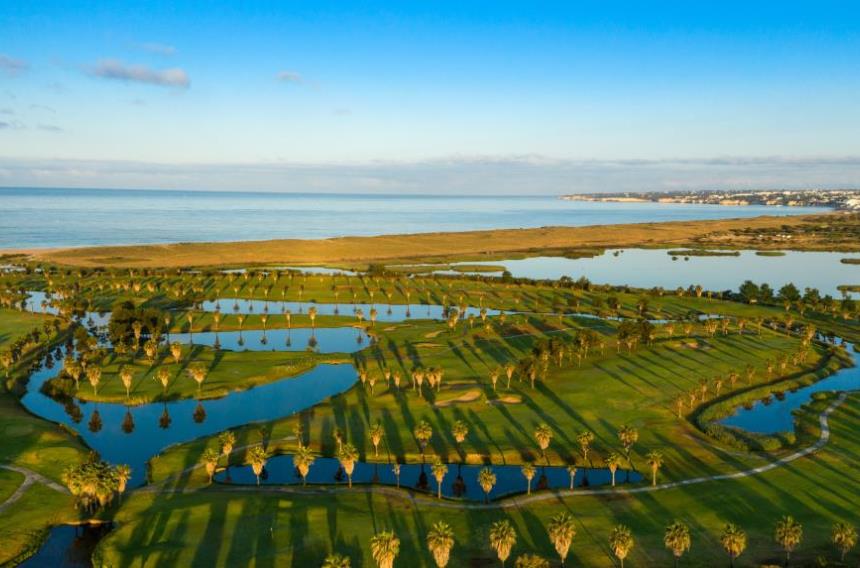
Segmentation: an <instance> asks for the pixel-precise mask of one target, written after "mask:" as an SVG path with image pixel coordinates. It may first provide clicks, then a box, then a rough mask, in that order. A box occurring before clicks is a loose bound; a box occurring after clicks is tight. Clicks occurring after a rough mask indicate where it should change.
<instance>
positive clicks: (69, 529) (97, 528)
mask: <svg viewBox="0 0 860 568" xmlns="http://www.w3.org/2000/svg"><path fill="white" fill-rule="evenodd" d="M110 529H111V526H110V525H109V524H101V525H80V526H73V525H59V526H56V527H54V528H52V529H51V531H50V532H49V533H48V538H47V539H46V540H45V543H44V544H43V545H42V547H41V548H40V549H39V551H38V552H37V553H36V554H34V555H33V556H31V557H30V558H28V559H27V560H25V561H24V562H22V563H21V564H19V565H18V566H19V568H44V567H46V566H50V567H51V568H90V567H91V566H92V565H93V562H92V555H93V551H94V550H95V548H96V545H97V544H98V543H99V541H100V540H101V539H102V537H104V536H105V535H106V534H107V533H108V532H109V531H110Z"/></svg>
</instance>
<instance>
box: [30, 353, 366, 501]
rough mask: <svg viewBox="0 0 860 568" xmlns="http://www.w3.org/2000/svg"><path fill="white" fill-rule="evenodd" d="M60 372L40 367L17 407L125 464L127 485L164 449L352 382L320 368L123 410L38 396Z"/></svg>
mask: <svg viewBox="0 0 860 568" xmlns="http://www.w3.org/2000/svg"><path fill="white" fill-rule="evenodd" d="M61 369H62V361H60V362H59V363H55V364H54V365H53V368H49V367H48V366H46V365H42V366H41V367H40V368H39V369H38V370H37V371H35V372H34V373H33V374H32V375H31V376H30V382H29V384H28V386H27V394H26V395H24V397H23V398H22V399H21V402H22V404H23V405H24V406H25V407H26V408H27V409H28V410H29V411H30V412H32V413H33V414H36V415H37V416H41V417H43V418H46V419H47V420H51V421H53V422H59V423H61V424H65V425H67V426H69V427H71V428H73V429H74V430H76V431H77V432H78V433H79V434H80V435H81V437H82V438H83V439H84V441H85V442H86V443H87V445H88V446H89V447H91V448H93V449H94V450H96V451H98V452H99V453H100V454H101V456H102V458H104V459H105V460H107V461H109V462H111V463H115V464H117V463H126V464H129V465H130V466H131V467H132V485H137V484H140V483H142V482H143V481H144V474H145V471H146V468H145V464H146V461H147V460H149V459H150V458H151V457H152V456H154V455H156V454H158V453H160V452H161V451H162V450H163V449H164V448H166V447H167V446H170V445H173V444H178V443H180V442H187V441H189V440H193V439H194V438H199V437H200V436H208V435H212V434H216V433H218V432H221V431H223V430H228V429H230V428H236V427H238V426H241V425H243V424H249V423H252V422H260V421H269V420H275V419H277V418H282V417H285V416H290V415H291V414H294V413H295V412H298V411H300V410H304V409H305V408H308V407H311V406H313V405H315V404H318V403H320V402H322V401H324V400H326V399H327V398H329V397H330V396H333V395H336V394H339V393H342V392H345V391H346V390H348V389H349V388H350V387H352V385H353V384H354V383H355V382H356V380H357V379H358V377H357V375H356V372H355V369H354V368H353V367H352V365H327V364H321V365H317V366H316V367H314V368H313V369H311V370H310V371H307V372H305V373H302V374H301V375H298V376H296V377H292V378H289V379H283V380H280V381H275V382H273V383H269V384H266V385H261V386H258V387H254V388H251V389H248V390H244V391H238V392H234V393H231V394H230V395H228V396H226V397H224V398H219V399H214V400H205V401H201V402H198V401H196V400H193V399H188V400H176V401H171V402H166V403H160V402H159V403H152V404H144V405H140V406H133V407H128V406H125V405H124V404H114V403H93V402H81V401H77V400H72V401H69V402H68V403H65V404H64V403H62V402H60V401H57V400H54V399H52V398H50V397H48V396H46V395H44V394H42V392H41V390H40V389H41V388H42V385H43V384H44V383H45V381H47V380H48V379H50V378H52V377H55V376H57V374H58V373H59V372H60V370H61ZM81 388H87V387H86V385H82V386H81ZM94 415H95V418H94ZM94 425H97V426H98V427H97V428H96V427H94Z"/></svg>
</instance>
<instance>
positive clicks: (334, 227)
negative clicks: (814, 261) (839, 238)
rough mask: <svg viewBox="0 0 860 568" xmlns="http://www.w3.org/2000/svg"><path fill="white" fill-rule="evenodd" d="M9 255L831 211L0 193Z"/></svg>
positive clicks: (501, 200) (1, 244)
mask: <svg viewBox="0 0 860 568" xmlns="http://www.w3.org/2000/svg"><path fill="white" fill-rule="evenodd" d="M0 203H2V204H3V215H2V218H0V249H2V248H34V247H67V246H80V245H107V244H140V243H165V242H192V241H194V242H203V241H246V240H262V239H277V238H326V237H338V236H348V235H379V234H398V233H416V232H435V231H466V230H478V229H498V228H519V227H542V226H550V225H568V226H584V225H596V224H607V223H639V222H654V221H687V220H693V219H723V218H730V217H755V216H758V215H793V214H802V213H813V212H821V211H822V210H821V209H815V208H804V207H791V208H788V207H782V208H781V207H764V206H748V207H733V206H720V205H687V204H658V203H596V202H594V203H592V202H585V201H564V200H561V199H558V198H556V197H554V196H537V197H498V196H489V197H468V196H465V197H456V196H455V197H450V196H445V197H437V196H432V197H431V196H404V195H384V196H383V195H338V194H298V193H293V194H286V193H238V192H206V191H167V190H165V191H160V190H159V191H156V190H150V191H132V190H98V189H45V188H0Z"/></svg>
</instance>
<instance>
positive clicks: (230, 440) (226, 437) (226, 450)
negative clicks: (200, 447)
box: [218, 430, 236, 461]
mask: <svg viewBox="0 0 860 568" xmlns="http://www.w3.org/2000/svg"><path fill="white" fill-rule="evenodd" d="M218 443H219V444H221V453H222V454H224V457H226V458H227V461H229V460H230V454H231V453H232V452H233V446H234V445H235V444H236V434H234V433H233V432H230V431H229V430H227V431H226V432H221V435H219V436H218Z"/></svg>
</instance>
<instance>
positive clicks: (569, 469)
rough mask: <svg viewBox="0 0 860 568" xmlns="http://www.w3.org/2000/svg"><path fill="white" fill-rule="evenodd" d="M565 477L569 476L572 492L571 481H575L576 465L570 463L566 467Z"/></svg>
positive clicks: (571, 485)
mask: <svg viewBox="0 0 860 568" xmlns="http://www.w3.org/2000/svg"><path fill="white" fill-rule="evenodd" d="M567 475H568V476H570V489H571V491H573V481H574V479H576V464H575V463H572V464H570V465H568V466H567Z"/></svg>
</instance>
